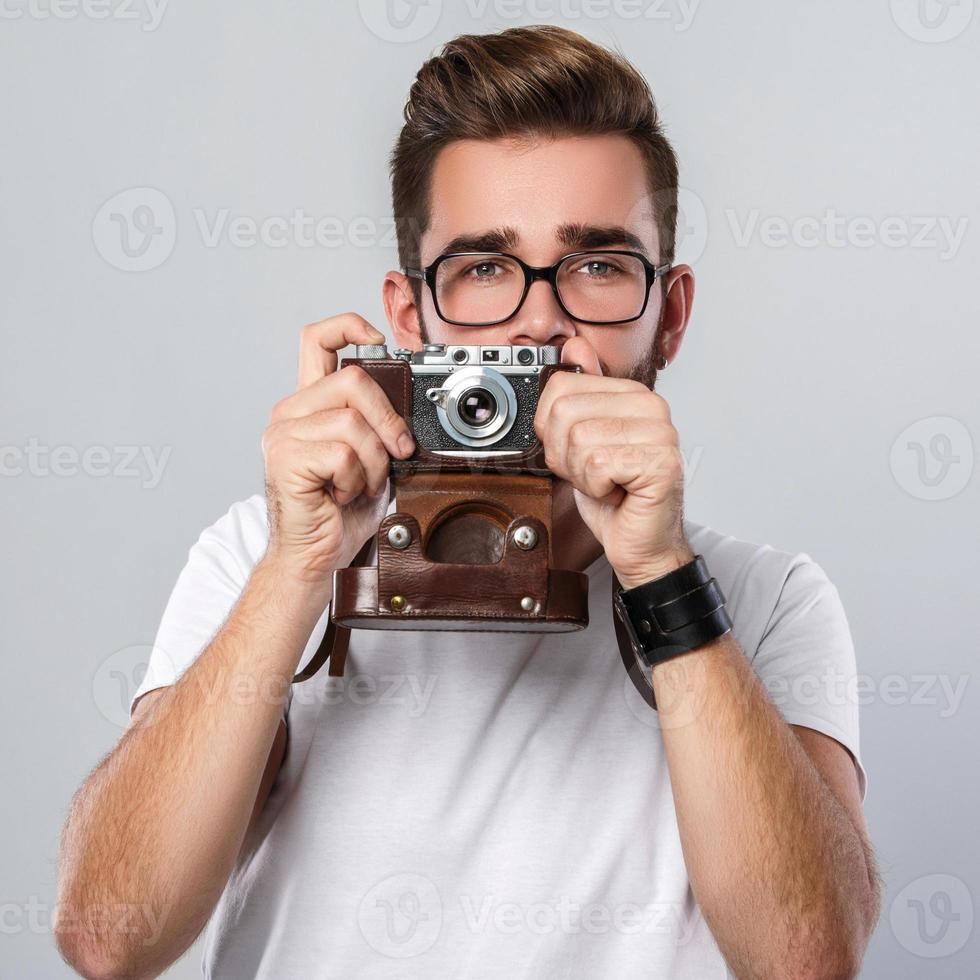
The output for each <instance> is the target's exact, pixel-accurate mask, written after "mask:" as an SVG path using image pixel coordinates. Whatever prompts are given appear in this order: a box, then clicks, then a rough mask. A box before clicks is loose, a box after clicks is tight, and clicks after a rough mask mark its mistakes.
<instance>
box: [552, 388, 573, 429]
mask: <svg viewBox="0 0 980 980" xmlns="http://www.w3.org/2000/svg"><path fill="white" fill-rule="evenodd" d="M571 409H572V399H571V396H570V395H568V394H564V395H558V397H557V398H555V399H554V400H553V401H552V403H551V418H552V419H553V420H554V421H555V422H558V423H559V424H561V423H562V422H564V420H565V419H566V418H568V415H569V412H570V411H571Z"/></svg>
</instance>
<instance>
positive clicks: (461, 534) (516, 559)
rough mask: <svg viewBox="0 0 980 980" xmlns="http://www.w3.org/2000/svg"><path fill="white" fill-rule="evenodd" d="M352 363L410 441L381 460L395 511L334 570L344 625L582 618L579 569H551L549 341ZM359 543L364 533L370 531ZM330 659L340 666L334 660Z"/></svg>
mask: <svg viewBox="0 0 980 980" xmlns="http://www.w3.org/2000/svg"><path fill="white" fill-rule="evenodd" d="M349 364H359V365H360V366H361V367H362V368H363V369H364V370H365V371H367V372H368V373H369V374H370V375H371V376H372V377H373V378H374V379H375V380H376V381H377V382H378V384H379V385H380V386H381V388H382V389H383V390H384V392H385V394H386V395H387V396H388V398H389V400H390V401H391V403H392V405H393V406H394V408H395V410H396V411H397V412H399V413H400V414H401V415H402V416H403V417H404V418H405V419H406V421H407V422H408V424H409V426H410V428H411V430H412V432H413V435H414V436H415V440H416V451H415V453H414V454H413V455H412V456H411V457H410V458H409V459H407V460H392V464H391V465H392V477H391V481H392V489H393V493H394V498H395V510H394V512H393V513H392V514H389V515H388V516H387V517H385V518H384V520H383V521H382V522H381V526H380V528H379V530H378V533H377V537H376V550H377V563H376V565H370V566H369V565H365V564H363V563H360V562H363V560H364V559H365V558H366V556H367V554H368V550H369V549H368V548H367V547H365V548H364V549H362V552H361V554H360V555H359V556H358V560H357V561H356V562H355V564H354V565H352V566H351V567H349V568H343V569H338V570H337V571H335V573H334V590H333V600H332V607H331V618H332V621H333V622H334V623H335V624H338V625H339V626H342V627H347V628H354V627H357V628H367V629H412V630H432V629H437V630H511V631H520V632H535V631H549V632H563V631H569V630H578V629H583V628H584V627H586V626H587V625H588V578H587V576H586V575H585V574H584V573H583V572H578V571H571V570H566V569H556V568H554V567H552V561H553V556H552V495H553V485H554V479H555V478H554V476H553V475H552V474H551V473H550V472H549V470H548V468H547V466H546V465H545V462H544V450H543V449H542V447H541V444H540V441H539V440H538V438H537V436H536V435H535V433H534V427H533V422H534V413H535V410H536V408H537V404H538V398H539V395H540V393H541V391H542V390H543V388H544V385H545V384H546V383H547V381H548V378H549V377H550V376H551V375H552V374H553V373H554V372H555V371H568V370H575V371H577V370H580V369H579V368H577V367H574V366H569V365H562V364H560V363H559V351H558V348H557V347H525V346H507V345H505V346H487V345H458V346H456V345H454V346H449V347H447V346H446V345H444V344H426V345H425V348H424V350H422V351H419V352H414V353H413V352H412V351H409V350H403V349H399V350H396V351H394V353H393V354H392V355H389V354H388V350H387V347H386V346H385V345H383V344H381V345H361V346H358V347H357V350H356V356H355V357H353V358H344V359H343V360H342V361H341V366H342V367H346V366H347V365H349ZM369 543H370V542H369ZM341 669H342V667H341Z"/></svg>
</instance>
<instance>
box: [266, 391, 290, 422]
mask: <svg viewBox="0 0 980 980" xmlns="http://www.w3.org/2000/svg"><path fill="white" fill-rule="evenodd" d="M288 402H289V397H288V396H287V397H286V398H280V399H279V401H277V402H276V403H275V405H273V406H272V411H271V412H270V413H269V424H270V425H274V424H275V423H276V422H279V421H280V420H282V419H284V418H285V417H286V412H287V406H288Z"/></svg>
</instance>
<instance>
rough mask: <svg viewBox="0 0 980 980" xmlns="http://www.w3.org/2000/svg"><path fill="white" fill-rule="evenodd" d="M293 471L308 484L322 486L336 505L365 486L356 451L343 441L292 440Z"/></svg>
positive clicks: (362, 468) (364, 475)
mask: <svg viewBox="0 0 980 980" xmlns="http://www.w3.org/2000/svg"><path fill="white" fill-rule="evenodd" d="M289 451H290V453H291V458H292V461H293V472H294V473H295V475H296V476H297V477H298V478H299V479H300V480H301V481H303V483H304V484H306V485H308V486H310V487H324V488H326V490H327V491H328V492H329V493H330V495H331V496H332V497H333V499H334V502H335V503H336V504H337V505H338V506H343V505H344V504H347V503H350V501H352V500H353V499H354V498H355V497H357V495H358V494H360V493H361V492H362V491H363V490H364V488H365V487H366V486H367V475H366V474H365V472H364V467H363V466H361V461H360V460H359V459H358V456H357V453H356V452H355V451H354V450H353V449H352V448H351V447H350V446H349V445H347V443H346V442H307V441H306V440H303V439H296V440H293V441H291V443H290V447H289Z"/></svg>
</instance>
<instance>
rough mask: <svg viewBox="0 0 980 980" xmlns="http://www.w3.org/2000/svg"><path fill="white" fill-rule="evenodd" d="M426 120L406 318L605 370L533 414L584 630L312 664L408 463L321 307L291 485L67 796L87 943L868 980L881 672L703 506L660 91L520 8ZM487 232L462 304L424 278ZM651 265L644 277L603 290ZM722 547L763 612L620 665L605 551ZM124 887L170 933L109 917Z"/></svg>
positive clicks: (797, 560) (152, 958)
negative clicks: (634, 675) (872, 794)
mask: <svg viewBox="0 0 980 980" xmlns="http://www.w3.org/2000/svg"><path fill="white" fill-rule="evenodd" d="M405 115H406V123H405V126H404V128H403V130H402V133H401V135H400V138H399V141H398V144H397V147H396V150H395V153H394V156H393V168H392V169H393V197H394V210H395V214H396V215H398V216H399V218H400V219H402V221H401V223H400V238H399V247H400V258H401V261H402V263H403V271H400V272H394V271H393V272H389V273H388V275H387V276H386V278H385V281H384V305H385V311H386V314H387V318H388V321H389V325H390V327H391V330H392V331H393V334H394V339H395V342H396V344H397V346H400V347H406V348H411V349H413V350H418V349H420V348H421V345H422V344H423V343H424V342H427V341H429V342H442V343H447V344H453V343H469V344H472V343H479V344H514V345H517V344H526V345H532V346H539V345H545V344H551V345H555V346H558V347H560V348H561V359H562V361H563V362H564V363H569V364H577V365H579V366H580V367H581V368H582V371H581V373H579V374H572V373H560V374H556V375H554V376H553V377H552V378H551V380H550V381H549V383H548V384H547V385H546V387H545V389H544V392H543V394H542V397H541V400H540V403H539V405H538V408H537V412H536V415H535V429H536V432H537V434H538V436H539V437H540V439H541V440H542V443H543V445H544V447H545V451H546V458H547V462H548V465H549V467H550V469H551V470H552V471H553V472H554V474H555V475H556V476H557V477H558V478H559V482H558V487H557V491H556V501H555V533H554V545H555V564H556V566H557V567H563V568H573V569H581V570H585V571H586V572H587V573H588V576H589V582H590V625H589V627H588V629H586V630H584V631H581V632H578V633H572V634H563V635H557V636H556V635H549V634H543V635H542V634H533V633H532V634H492V633H491V634H488V633H471V634H465V633H439V632H429V633H425V632H414V633H413V632H396V633H392V632H388V631H366V630H365V631H355V632H354V633H353V634H352V638H351V645H350V652H349V658H348V662H347V677H346V679H345V680H344V681H342V682H340V681H338V680H337V679H335V678H329V677H327V676H326V672H325V671H324V672H322V673H321V674H320V675H318V676H317V677H316V678H315V679H314V680H313V681H311V682H310V683H309V684H307V685H303V686H297V687H295V688H291V687H290V684H289V681H290V679H291V678H292V676H293V674H294V672H295V671H296V669H297V667H298V666H299V665H301V664H302V663H304V662H305V661H306V660H308V658H309V655H310V654H311V653H312V651H313V650H314V649H315V648H316V646H317V644H318V641H319V638H320V636H321V635H322V632H323V629H324V628H325V625H326V613H325V610H326V609H327V606H328V602H329V599H330V590H331V578H332V571H333V570H334V569H336V568H339V567H344V566H346V565H347V564H349V562H350V561H351V560H352V558H353V556H354V554H355V553H356V551H357V550H358V549H359V547H360V546H361V544H362V543H363V542H364V541H365V540H367V539H368V538H369V537H370V536H371V535H372V534H373V533H374V532H375V530H376V529H377V527H378V524H379V522H380V520H381V518H382V517H383V516H384V514H385V512H386V508H387V507H388V497H387V493H386V487H387V479H388V473H389V465H390V459H391V458H398V459H404V458H406V457H407V456H409V455H410V454H411V452H412V451H413V440H412V437H411V434H410V432H409V428H408V426H407V425H406V423H405V421H404V420H403V419H402V418H401V417H400V416H398V415H397V414H396V413H395V412H394V411H393V410H392V407H391V405H390V403H389V402H388V400H387V398H386V397H385V396H384V394H383V392H382V391H381V389H380V388H379V387H378V385H377V384H376V383H375V382H374V381H373V380H371V378H370V377H369V376H368V375H367V374H366V373H365V372H364V371H362V370H361V369H359V368H357V367H349V368H345V369H342V370H338V369H337V368H338V355H337V352H338V351H339V350H341V349H342V348H344V347H345V346H347V345H348V344H355V343H377V342H380V341H381V339H382V335H381V334H380V333H379V332H378V331H377V330H376V329H375V328H374V327H373V326H372V325H371V324H369V323H367V322H366V321H365V320H363V319H362V318H361V317H359V316H357V315H356V314H345V315H341V316H333V317H330V318H328V319H325V320H323V321H321V322H319V323H315V324H312V325H310V326H308V327H307V328H306V329H305V330H304V331H303V335H302V341H301V352H300V371H299V385H298V388H297V390H296V392H295V393H294V394H292V395H290V396H289V397H287V398H285V399H284V400H283V401H281V402H280V403H279V404H278V405H277V406H276V407H275V409H274V410H273V412H272V420H271V423H270V425H269V427H268V429H267V431H266V433H265V437H264V442H263V446H264V452H265V460H266V483H267V490H266V495H265V499H263V498H261V497H253V498H251V499H249V500H247V501H245V502H243V503H240V504H236V505H235V506H234V507H232V509H231V511H230V512H229V513H228V514H227V515H226V516H225V517H224V518H222V519H221V520H220V521H218V523H217V524H215V525H214V526H213V527H212V528H209V529H208V530H207V531H205V532H204V534H203V535H202V536H201V538H200V540H199V541H198V543H197V544H196V545H195V546H194V548H193V549H192V551H191V554H190V558H189V561H188V564H187V566H186V568H185V569H184V571H183V572H182V574H181V576H180V579H179V580H178V582H177V585H176V588H175V590H174V593H173V595H172V597H171V600H170V603H169V605H168V607H167V610H166V612H165V615H164V618H163V622H162V624H161V627H160V633H159V636H158V640H157V651H156V652H155V654H154V658H153V660H152V662H151V663H150V666H149V670H148V673H147V676H146V679H145V680H144V681H143V683H142V685H141V687H140V689H139V690H138V691H137V694H136V697H135V698H134V706H133V712H132V724H131V727H130V728H129V730H128V731H127V733H126V734H125V736H124V737H123V738H122V740H121V741H120V743H119V745H118V746H117V747H116V748H115V750H114V751H113V752H112V753H111V754H110V755H109V756H108V757H107V758H106V759H105V760H104V761H103V763H102V764H101V765H100V766H99V767H98V769H97V770H96V771H95V772H94V773H93V774H92V775H91V776H90V777H89V779H88V780H87V782H86V783H85V785H84V786H83V787H82V789H81V790H80V792H79V794H78V795H77V798H76V800H75V802H74V804H73V808H72V811H71V814H70V816H69V819H68V822H67V825H66V829H65V835H64V846H63V855H62V864H61V902H60V915H59V919H58V925H57V937H58V941H59V945H60V947H61V949H62V951H63V953H64V955H65V956H66V958H67V959H68V960H69V961H70V962H71V963H72V964H73V965H74V966H75V967H76V968H77V969H78V970H79V971H80V972H82V973H84V974H85V975H87V976H94V977H116V976H126V977H143V976H153V975H155V974H156V973H157V972H159V971H160V970H162V969H163V968H165V967H166V966H167V965H168V964H169V963H171V962H172V961H173V960H174V959H175V958H176V957H177V956H179V955H180V954H181V953H182V952H183V951H184V950H185V949H186V948H187V947H188V946H189V945H190V944H191V942H192V941H193V940H194V938H195V936H196V935H197V934H198V933H199V932H200V930H201V929H202V928H203V927H204V925H205V923H206V922H207V921H208V919H209V917H211V916H212V913H213V918H212V923H211V928H210V930H209V933H208V940H207V946H206V952H205V972H206V974H207V975H209V976H215V977H235V978H238V977H246V976H261V977H277V978H278V977H303V978H306V977H312V976H318V977H338V978H348V977H354V976H370V977H406V976H418V977H461V976H473V977H507V978H512V977H563V978H564V977H587V978H595V977H615V978H620V977H641V976H643V977H670V978H698V980H703V978H710V977H724V976H726V975H727V970H726V961H727V967H728V968H730V969H731V971H732V972H733V973H734V974H735V975H736V976H739V977H781V978H782V977H786V978H790V977H792V978H797V980H799V978H823V977H850V976H854V975H855V974H856V972H857V969H858V966H859V963H860V961H861V958H862V955H863V951H864V949H865V946H866V943H867V940H868V937H869V934H870V932H871V930H872V928H873V926H874V923H875V922H876V919H877V915H878V884H877V877H876V871H875V868H874V860H873V857H872V853H871V849H870V846H869V844H868V839H867V831H866V826H865V821H864V817H863V814H862V800H863V796H864V790H865V777H864V772H863V769H862V768H861V764H860V757H859V750H858V721H857V714H856V706H855V705H854V703H853V702H851V701H848V700H847V699H839V698H838V699H834V698H831V697H828V696H826V694H824V693H821V692H820V690H819V680H820V678H822V677H825V676H827V675H828V673H829V674H830V675H832V676H834V677H835V678H837V679H843V680H844V681H846V680H847V678H848V677H852V676H853V675H854V671H855V665H854V655H853V650H852V647H851V641H850V637H849V632H848V628H847V623H846V620H845V618H844V614H843V611H842V608H841V605H840V602H839V599H838V596H837V593H836V590H835V589H834V588H833V586H832V585H831V584H830V583H829V582H828V580H827V579H826V577H825V576H824V574H823V573H822V571H821V570H820V569H819V568H818V567H817V566H816V565H815V564H814V563H813V562H812V561H811V560H810V559H809V558H808V557H807V556H805V555H796V556H792V555H787V554H781V553H778V552H776V551H773V550H771V549H769V548H761V547H756V546H754V545H750V544H746V543H742V542H738V541H735V540H733V539H731V538H728V537H724V536H723V535H720V534H718V533H716V532H714V531H711V530H709V529H707V528H704V527H700V526H698V525H695V524H692V523H690V522H688V521H685V520H684V519H683V516H682V479H681V462H680V457H679V452H678V448H677V447H678V436H677V432H676V430H675V429H674V426H673V424H672V422H671V418H670V411H669V408H668V406H667V404H666V403H665V401H664V400H663V399H662V398H661V397H660V396H659V395H658V394H656V393H654V392H653V390H652V386H653V383H654V381H655V378H656V373H657V371H658V370H662V369H663V368H664V367H665V366H666V365H668V364H669V363H670V362H671V361H672V360H673V359H674V358H675V357H676V356H677V354H678V352H679V350H680V347H681V342H682V340H683V338H684V333H685V330H686V328H687V324H688V320H689V317H690V313H691V304H692V300H693V295H694V277H693V274H692V271H691V269H690V268H688V267H687V266H683V265H679V266H676V267H673V268H671V263H672V259H673V251H674V219H675V216H676V189H677V168H676V162H675V158H674V154H673V151H672V149H671V147H670V145H669V143H668V142H667V140H666V139H665V138H664V135H663V133H662V130H661V127H660V124H659V122H658V119H657V114H656V109H655V106H654V103H653V100H652V97H651V95H650V92H649V90H648V88H647V86H646V83H645V82H644V81H643V79H642V78H641V76H640V75H639V74H638V73H637V72H636V71H635V70H634V69H633V68H632V67H631V66H630V65H629V64H628V63H627V62H625V61H624V60H623V59H622V58H620V57H619V56H617V55H614V54H612V53H611V52H609V51H606V50H605V49H603V48H600V47H597V46H595V45H593V44H591V43H590V42H588V41H586V40H585V39H583V38H581V37H579V36H577V35H575V34H572V33H570V32H567V31H563V30H560V29H557V28H546V27H540V28H527V29H516V30H510V31H505V32H503V33H501V34H498V35H493V36H483V37H462V38H458V39H456V40H455V41H454V42H452V43H450V44H449V45H447V46H446V47H445V49H444V50H443V51H442V53H441V54H440V55H439V56H437V57H435V58H433V59H432V60H430V61H429V62H427V63H426V64H425V65H424V66H423V67H422V69H421V71H420V72H419V75H418V78H417V79H416V81H415V84H414V85H413V87H412V90H411V94H410V98H409V102H408V105H407V107H406V113H405ZM459 252H463V253H470V255H469V256H468V258H467V259H466V260H465V262H464V263H463V264H462V265H461V266H459V268H457V269H456V271H455V273H454V275H455V276H458V277H459V278H458V279H453V280H452V282H456V283H463V284H464V286H463V287H461V288H465V289H466V290H469V291H470V292H469V294H468V295H469V296H470V299H469V300H467V301H466V302H462V303H456V302H455V300H454V298H453V296H452V295H451V294H452V288H451V285H447V280H446V278H445V277H439V276H437V275H434V274H433V275H430V276H428V278H426V276H427V274H426V272H425V271H424V270H427V269H431V268H433V266H434V264H436V263H439V262H440V261H441V263H442V264H443V265H445V264H446V262H447V261H449V260H446V259H441V258H440V257H442V256H446V255H447V254H450V253H459ZM573 253H575V257H574V258H571V259H568V258H566V257H567V256H569V255H572V254H573ZM578 253H585V255H584V256H582V255H580V254H578ZM508 256H513V257H516V259H519V260H521V261H522V262H524V263H525V264H527V265H528V266H532V267H535V268H541V267H546V266H552V265H554V266H555V267H556V269H557V271H556V273H555V276H554V285H553V284H552V282H551V281H547V279H546V277H539V278H536V279H534V280H533V281H530V280H527V279H525V280H521V279H520V276H522V275H523V274H524V273H523V272H522V267H521V266H520V265H519V264H518V263H517V262H516V261H515V259H514V258H508ZM406 270H407V271H406ZM639 270H642V273H640V272H639ZM633 274H639V275H641V276H642V277H643V281H644V287H643V291H642V296H641V299H642V303H638V304H637V305H636V308H635V309H631V310H629V311H624V310H620V311H619V313H615V314H614V313H611V312H610V310H611V306H608V307H605V306H603V305H602V303H601V302H599V303H598V305H597V306H596V307H595V308H594V309H599V311H600V313H604V314H605V315H595V314H594V311H593V313H592V314H590V313H589V311H588V310H587V309H586V306H587V303H586V301H585V300H584V299H583V297H584V296H586V295H591V292H590V291H593V292H594V291H597V290H607V292H606V293H605V294H604V295H605V296H609V295H612V292H610V291H611V290H613V289H619V287H618V286H611V285H610V283H614V282H619V283H622V282H623V281H624V280H623V277H625V276H628V275H633ZM507 277H517V278H516V279H515V280H514V282H516V284H517V288H516V290H515V289H514V282H511V281H510V280H508V278H507ZM501 296H505V297H510V298H509V299H507V300H506V301H502V300H500V299H499V297H501ZM522 296H523V301H521V297H522ZM603 302H606V301H605V300H603ZM481 304H482V305H481ZM449 306H452V309H448V310H447V307H449ZM491 307H492V311H491V312H492V315H486V311H487V310H488V309H490V308H491ZM505 307H506V308H505ZM590 309H591V308H590ZM449 321H454V322H452V323H451V322H449ZM596 321H600V322H596ZM474 322H478V323H483V324H486V323H490V325H482V326H472V325H469V326H465V325H460V324H463V323H469V324H472V323H474ZM696 554H699V555H701V556H702V557H703V560H704V562H705V563H706V565H707V567H708V568H709V569H710V573H711V574H712V575H713V576H714V577H715V578H716V579H717V581H718V582H719V583H720V585H721V588H722V591H723V592H724V595H725V596H726V597H727V613H728V615H729V616H730V617H731V620H732V621H733V622H734V629H733V630H732V631H729V632H724V630H723V629H720V630H717V631H716V634H717V635H712V636H711V637H710V638H708V639H703V640H702V641H699V642H698V643H697V644H694V645H693V646H692V647H691V648H690V649H689V650H687V652H685V653H682V654H680V655H677V656H673V657H671V658H669V659H665V660H663V661H661V662H657V663H656V665H655V666H653V667H652V670H651V671H650V680H651V682H652V685H653V688H654V692H655V694H656V698H657V706H658V709H659V710H658V711H654V709H653V708H651V707H649V706H648V705H647V704H646V703H644V702H643V701H642V700H641V699H640V698H639V696H638V695H637V694H636V692H635V691H634V689H633V687H632V685H631V684H630V681H629V679H628V677H627V674H626V672H625V671H624V670H623V666H622V662H621V661H620V658H619V655H618V648H617V644H616V638H615V632H614V627H613V620H612V613H611V604H610V594H611V588H612V581H611V576H612V575H615V576H616V578H617V579H618V582H619V584H620V586H621V587H622V588H623V589H624V590H632V589H640V590H642V588H643V587H644V586H645V585H646V584H647V583H650V582H667V581H674V579H673V578H668V577H669V576H671V574H672V573H674V572H675V571H676V570H677V569H680V568H685V567H688V566H690V563H691V561H692V559H693V558H694V556H695V555H696ZM685 574H686V573H685ZM675 578H676V576H675ZM719 615H721V614H719ZM801 681H810V682H817V683H816V684H814V683H810V684H806V685H805V684H803V683H800V682H801ZM767 688H772V689H773V690H774V692H775V693H774V694H773V695H772V696H771V695H770V693H769V692H768V690H767ZM804 690H805V691H807V692H808V693H807V694H806V695H805V696H804V694H802V693H801V692H803V691H804ZM814 692H816V693H814ZM777 702H778V704H777ZM123 903H129V904H130V905H135V906H136V907H138V908H139V909H142V910H144V911H145V912H146V913H147V914H145V915H144V916H143V920H145V921H147V922H151V921H152V922H153V923H155V924H156V928H155V929H154V930H153V931H152V934H150V930H149V929H148V928H143V929H133V930H131V931H126V930H122V929H110V928H100V927H99V926H98V923H97V921H96V920H95V919H94V917H92V916H91V915H89V914H88V912H87V910H89V909H91V908H92V907H107V906H110V907H111V906H115V905H118V904H123ZM150 911H152V913H153V916H152V917H151V916H150V915H149V914H148V913H149V912H150ZM143 920H141V921H143Z"/></svg>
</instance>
